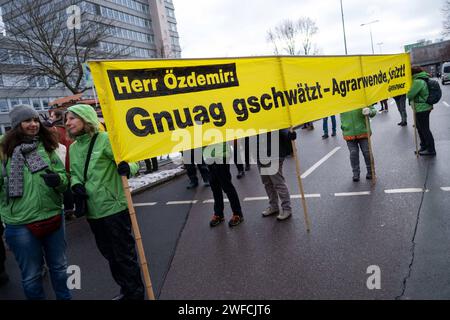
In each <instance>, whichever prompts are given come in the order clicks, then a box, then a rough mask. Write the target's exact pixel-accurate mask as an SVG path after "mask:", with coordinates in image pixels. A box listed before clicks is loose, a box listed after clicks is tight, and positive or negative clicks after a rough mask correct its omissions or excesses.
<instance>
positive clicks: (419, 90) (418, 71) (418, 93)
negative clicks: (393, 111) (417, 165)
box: [407, 67, 436, 156]
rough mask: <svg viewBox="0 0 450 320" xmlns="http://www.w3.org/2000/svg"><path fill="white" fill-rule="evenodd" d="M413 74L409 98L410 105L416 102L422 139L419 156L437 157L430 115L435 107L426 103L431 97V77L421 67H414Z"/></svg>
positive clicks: (415, 108)
mask: <svg viewBox="0 0 450 320" xmlns="http://www.w3.org/2000/svg"><path fill="white" fill-rule="evenodd" d="M411 74H412V76H413V83H412V86H411V89H409V92H408V94H407V97H408V100H409V103H410V104H411V102H414V104H413V108H414V112H415V113H416V125H417V132H418V133H419V137H420V149H419V154H420V155H421V156H435V155H436V149H435V147H434V138H433V134H432V133H431V130H430V113H431V110H433V106H432V105H429V104H428V103H427V102H426V101H427V98H428V95H429V92H428V85H427V80H428V79H429V77H430V76H429V75H428V73H426V72H425V71H423V70H422V68H420V67H412V68H411Z"/></svg>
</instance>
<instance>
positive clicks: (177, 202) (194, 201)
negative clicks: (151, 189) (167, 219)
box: [166, 200, 198, 204]
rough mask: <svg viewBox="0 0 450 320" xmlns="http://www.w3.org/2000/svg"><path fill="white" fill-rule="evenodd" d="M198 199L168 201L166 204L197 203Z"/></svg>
mask: <svg viewBox="0 0 450 320" xmlns="http://www.w3.org/2000/svg"><path fill="white" fill-rule="evenodd" d="M197 201H198V200H186V201H168V202H167V203H166V204H191V203H197Z"/></svg>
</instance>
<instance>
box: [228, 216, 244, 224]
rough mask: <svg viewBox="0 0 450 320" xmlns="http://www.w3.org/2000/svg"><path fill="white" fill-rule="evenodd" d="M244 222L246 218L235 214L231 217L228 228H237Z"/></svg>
mask: <svg viewBox="0 0 450 320" xmlns="http://www.w3.org/2000/svg"><path fill="white" fill-rule="evenodd" d="M243 221H244V217H243V216H239V215H237V214H234V215H233V216H232V217H231V219H230V221H228V226H230V227H235V226H237V225H238V224H240V223H241V222H243Z"/></svg>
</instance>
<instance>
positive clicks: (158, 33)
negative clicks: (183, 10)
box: [0, 0, 181, 134]
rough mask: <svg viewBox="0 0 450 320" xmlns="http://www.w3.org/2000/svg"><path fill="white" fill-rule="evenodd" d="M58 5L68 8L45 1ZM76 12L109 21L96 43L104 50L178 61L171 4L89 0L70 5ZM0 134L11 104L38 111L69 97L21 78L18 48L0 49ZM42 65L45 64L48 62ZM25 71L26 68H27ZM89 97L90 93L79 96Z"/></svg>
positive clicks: (46, 82)
mask: <svg viewBox="0 0 450 320" xmlns="http://www.w3.org/2000/svg"><path fill="white" fill-rule="evenodd" d="M12 1H14V0H0V8H1V9H2V13H3V17H4V18H3V22H4V26H3V28H4V31H3V32H0V44H1V43H2V39H3V40H6V39H7V37H8V21H7V19H5V17H7V13H8V9H9V8H10V6H11V3H12ZM57 2H58V3H61V5H62V6H63V7H64V6H66V5H67V7H68V6H70V5H72V4H74V1H70V0H56V1H54V0H53V1H51V2H49V3H51V4H52V5H54V4H55V3H57ZM75 4H76V5H77V6H78V7H79V8H80V10H82V11H84V12H87V13H89V14H91V15H93V16H98V17H101V18H102V19H104V20H106V21H109V22H110V23H109V24H108V28H107V29H106V32H107V38H105V39H104V41H100V42H99V43H98V46H99V49H100V50H101V51H104V52H114V50H120V51H121V52H124V53H125V54H126V55H127V59H128V58H131V59H133V58H136V59H148V58H180V57H181V48H180V45H179V36H178V31H177V22H176V19H175V8H174V6H173V3H172V0H89V1H75ZM0 56H3V57H6V58H4V59H0V131H1V133H2V134H3V133H4V132H5V130H7V129H8V128H9V117H8V112H9V111H10V110H11V108H12V107H13V106H14V105H17V104H20V103H26V104H31V105H33V106H34V108H35V109H36V110H38V111H39V112H42V113H45V112H47V110H48V109H49V102H50V101H52V100H55V99H58V98H61V97H64V96H70V95H72V94H73V93H72V92H71V91H69V90H68V89H66V88H65V87H64V86H63V85H62V84H56V83H54V81H53V80H52V79H50V78H49V77H46V76H42V77H38V78H36V79H33V80H31V81H30V80H25V79H24V78H25V77H24V76H23V75H24V74H26V73H27V66H29V65H30V64H32V63H33V62H32V61H31V60H30V59H29V58H27V57H26V56H25V55H23V54H21V52H20V50H17V49H16V48H14V47H11V46H7V45H0ZM48 63H51V62H50V61H49V62H48ZM28 68H29V67H28ZM84 95H85V96H86V97H87V98H92V97H93V91H92V90H88V91H86V92H85V93H84Z"/></svg>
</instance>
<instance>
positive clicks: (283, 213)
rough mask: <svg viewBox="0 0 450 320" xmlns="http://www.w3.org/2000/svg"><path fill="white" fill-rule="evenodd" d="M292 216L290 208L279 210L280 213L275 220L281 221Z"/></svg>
mask: <svg viewBox="0 0 450 320" xmlns="http://www.w3.org/2000/svg"><path fill="white" fill-rule="evenodd" d="M291 216H292V211H291V210H281V212H280V214H279V215H278V216H277V220H279V221H282V220H286V219H287V218H290V217H291Z"/></svg>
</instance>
